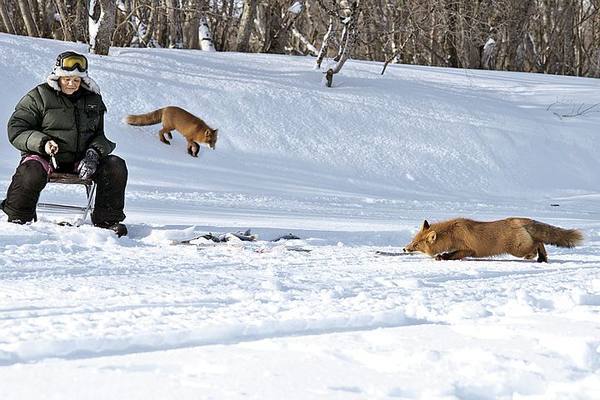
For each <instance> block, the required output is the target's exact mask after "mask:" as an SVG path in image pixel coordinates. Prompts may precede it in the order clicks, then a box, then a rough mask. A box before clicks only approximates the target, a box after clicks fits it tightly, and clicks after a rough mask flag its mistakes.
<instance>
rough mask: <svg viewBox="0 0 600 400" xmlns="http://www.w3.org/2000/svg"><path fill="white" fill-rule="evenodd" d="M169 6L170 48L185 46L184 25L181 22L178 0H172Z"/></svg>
mask: <svg viewBox="0 0 600 400" xmlns="http://www.w3.org/2000/svg"><path fill="white" fill-rule="evenodd" d="M168 5H169V7H168V8H167V16H168V17H167V18H168V21H169V22H170V23H169V48H171V49H181V48H183V26H182V24H181V22H182V21H181V10H180V7H179V1H178V0H170V1H169V3H168Z"/></svg>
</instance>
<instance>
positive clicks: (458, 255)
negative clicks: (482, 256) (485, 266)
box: [435, 250, 475, 261]
mask: <svg viewBox="0 0 600 400" xmlns="http://www.w3.org/2000/svg"><path fill="white" fill-rule="evenodd" d="M474 255H475V253H474V252H473V251H471V250H454V251H449V252H446V253H441V254H437V255H436V256H435V259H436V260H437V261H441V260H461V259H463V258H465V257H472V256H474Z"/></svg>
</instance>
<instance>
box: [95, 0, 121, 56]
mask: <svg viewBox="0 0 600 400" xmlns="http://www.w3.org/2000/svg"><path fill="white" fill-rule="evenodd" d="M90 10H93V13H92V14H90V21H89V26H90V51H91V52H92V53H95V54H100V55H104V56H106V55H108V50H109V49H110V46H111V39H112V35H113V31H114V29H115V2H114V1H111V0H91V1H90Z"/></svg>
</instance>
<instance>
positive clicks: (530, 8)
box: [0, 0, 600, 77]
mask: <svg viewBox="0 0 600 400" xmlns="http://www.w3.org/2000/svg"><path fill="white" fill-rule="evenodd" d="M0 17H1V18H0V31H2V32H6V33H11V34H17V35H27V36H35V37H44V38H54V39H58V40H65V41H78V42H84V43H89V44H90V49H91V51H92V52H94V53H98V54H108V50H109V48H110V47H111V46H117V47H168V48H181V49H203V50H216V51H240V52H263V53H278V54H294V55H312V56H315V57H316V59H317V65H319V66H320V62H321V61H322V59H323V58H324V57H331V58H333V59H334V60H335V61H336V62H337V64H336V66H335V67H333V68H331V71H332V73H335V72H337V71H339V68H341V65H343V62H344V61H345V60H346V59H347V58H348V57H352V58H355V59H364V60H374V61H383V62H385V65H386V66H387V65H388V64H389V63H404V64H419V65H431V66H444V67H455V68H480V69H495V70H507V71H524V72H541V73H548V74H561V75H574V76H587V77H600V0H117V1H114V0H0ZM336 69H337V71H336ZM384 71H385V69H384ZM382 72H383V71H382Z"/></svg>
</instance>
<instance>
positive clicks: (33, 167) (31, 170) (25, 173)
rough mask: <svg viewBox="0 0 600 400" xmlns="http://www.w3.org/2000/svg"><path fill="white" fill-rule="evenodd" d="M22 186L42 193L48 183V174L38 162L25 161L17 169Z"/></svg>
mask: <svg viewBox="0 0 600 400" xmlns="http://www.w3.org/2000/svg"><path fill="white" fill-rule="evenodd" d="M17 174H18V175H19V178H20V179H19V180H20V184H21V185H22V187H24V188H26V189H27V190H33V191H41V190H42V189H43V188H44V186H46V183H48V174H47V173H46V170H45V169H44V167H43V166H42V164H40V163H39V162H38V161H35V160H30V161H25V162H24V163H23V164H21V165H19V167H18V168H17Z"/></svg>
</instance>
